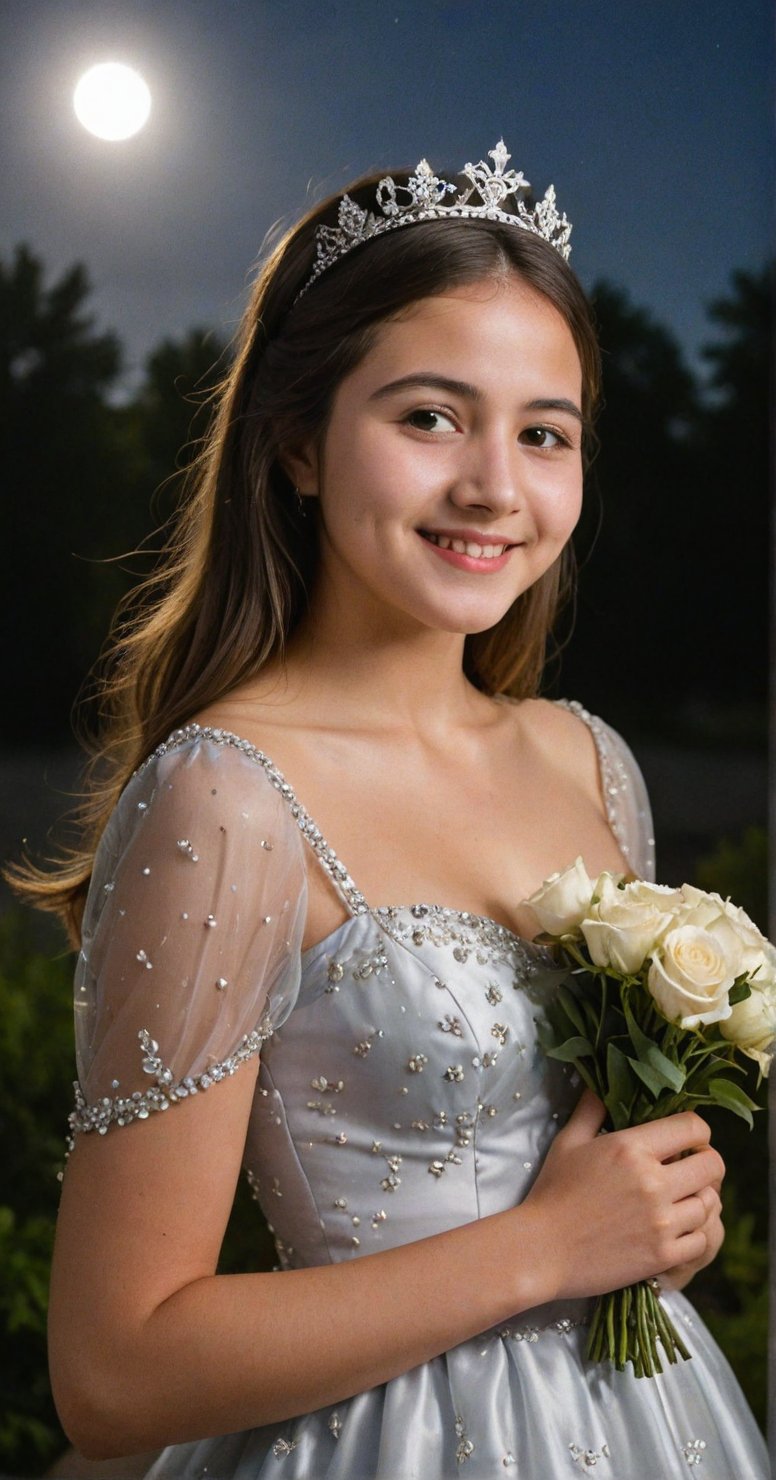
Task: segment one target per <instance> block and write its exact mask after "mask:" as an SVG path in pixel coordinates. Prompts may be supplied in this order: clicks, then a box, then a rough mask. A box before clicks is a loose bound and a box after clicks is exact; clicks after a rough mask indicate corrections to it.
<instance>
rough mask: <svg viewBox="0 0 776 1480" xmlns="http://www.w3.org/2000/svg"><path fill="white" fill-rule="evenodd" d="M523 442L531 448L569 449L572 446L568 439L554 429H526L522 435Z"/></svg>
mask: <svg viewBox="0 0 776 1480" xmlns="http://www.w3.org/2000/svg"><path fill="white" fill-rule="evenodd" d="M520 438H521V441H524V442H527V443H528V446H529V447H547V448H551V447H569V446H570V445H571V444H570V443H569V441H568V438H567V437H564V436H563V435H562V434H561V433H560V432H556V431H553V429H552V427H526V429H525V431H523V432H521V433H520Z"/></svg>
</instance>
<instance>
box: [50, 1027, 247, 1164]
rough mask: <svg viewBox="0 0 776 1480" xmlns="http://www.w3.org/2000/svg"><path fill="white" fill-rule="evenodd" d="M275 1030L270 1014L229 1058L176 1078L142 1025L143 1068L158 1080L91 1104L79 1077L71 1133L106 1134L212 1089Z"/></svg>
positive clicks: (69, 1120)
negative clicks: (112, 1128)
mask: <svg viewBox="0 0 776 1480" xmlns="http://www.w3.org/2000/svg"><path fill="white" fill-rule="evenodd" d="M272 1032H273V1028H272V1022H271V1019H270V1017H269V1014H267V1015H265V1017H263V1018H262V1020H261V1022H260V1024H259V1026H258V1028H254V1030H253V1032H252V1033H246V1034H244V1035H243V1038H242V1040H241V1042H240V1043H239V1044H238V1046H237V1048H236V1049H235V1050H234V1052H233V1053H231V1054H230V1055H229V1057H228V1058H226V1059H221V1061H220V1062H219V1063H217V1064H211V1065H210V1066H209V1068H208V1069H206V1070H205V1071H204V1072H203V1073H202V1074H194V1075H186V1077H185V1078H184V1079H179V1080H177V1081H176V1080H175V1077H174V1075H173V1072H172V1070H171V1069H168V1068H167V1066H166V1065H165V1063H164V1061H163V1059H162V1058H161V1057H160V1055H159V1044H158V1043H157V1042H156V1039H155V1038H152V1037H151V1035H150V1033H149V1032H148V1029H147V1028H141V1029H140V1031H139V1033H138V1035H137V1036H138V1040H139V1043H140V1049H141V1054H142V1059H141V1063H142V1069H143V1072H144V1074H148V1075H150V1076H152V1077H153V1079H154V1080H155V1081H156V1082H155V1084H154V1085H153V1086H152V1088H150V1089H147V1090H143V1091H142V1092H141V1091H140V1090H135V1092H134V1093H133V1094H131V1095H128V1096H126V1097H124V1096H116V1097H115V1098H113V1099H111V1097H110V1096H109V1095H105V1096H103V1098H102V1099H100V1100H96V1101H95V1103H94V1104H93V1105H89V1104H88V1103H87V1101H86V1098H85V1096H84V1094H83V1091H82V1089H81V1086H80V1084H79V1083H78V1081H76V1083H75V1084H74V1086H73V1089H74V1091H75V1109H74V1110H73V1111H72V1112H71V1114H70V1116H69V1117H68V1124H69V1126H70V1130H71V1134H72V1135H75V1133H76V1132H77V1131H97V1132H98V1133H99V1134H100V1135H101V1136H104V1135H105V1133H106V1131H107V1130H108V1127H109V1126H111V1125H129V1124H130V1123H131V1122H132V1121H133V1120H147V1119H148V1117H149V1115H152V1114H154V1113H155V1112H156V1111H157V1110H168V1109H169V1107H170V1105H174V1104H176V1103H177V1102H178V1101H179V1100H187V1099H188V1098H189V1096H190V1095H196V1094H199V1092H200V1090H205V1089H209V1088H210V1086H211V1084H218V1082H219V1081H220V1080H221V1079H226V1078H228V1076H229V1075H231V1074H234V1073H235V1071H236V1070H237V1069H238V1068H239V1066H240V1064H244V1063H245V1062H246V1060H247V1059H252V1058H254V1057H255V1055H256V1054H257V1053H260V1052H261V1046H262V1044H263V1043H266V1041H267V1039H268V1038H270V1037H271V1036H272ZM71 1146H72V1142H71Z"/></svg>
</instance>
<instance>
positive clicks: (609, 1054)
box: [524, 858, 776, 1377]
mask: <svg viewBox="0 0 776 1480" xmlns="http://www.w3.org/2000/svg"><path fill="white" fill-rule="evenodd" d="M524 903H525V904H527V905H528V906H529V907H530V908H531V909H532V910H533V912H534V914H535V915H536V917H537V919H538V921H539V924H540V926H541V927H542V930H543V932H544V933H543V934H542V935H540V936H539V937H538V939H539V941H540V942H543V943H545V944H547V945H550V946H551V947H552V948H553V951H554V954H556V956H557V957H558V958H559V961H560V964H561V966H562V967H568V968H570V971H569V975H568V976H567V978H566V980H565V982H564V983H563V984H562V985H560V986H559V987H558V988H557V990H556V991H555V992H554V993H553V995H552V997H551V998H550V1000H549V1001H548V1002H547V1003H546V1009H545V1021H544V1022H541V1023H540V1024H539V1032H540V1038H541V1042H542V1046H543V1047H544V1049H545V1051H546V1052H547V1054H548V1055H549V1057H550V1058H553V1059H559V1060H560V1061H561V1062H563V1063H567V1064H573V1065H574V1067H575V1068H576V1070H577V1072H578V1073H579V1075H580V1077H581V1078H582V1079H583V1080H584V1082H585V1084H587V1085H588V1086H589V1087H590V1089H592V1090H593V1091H594V1092H595V1093H596V1094H597V1095H598V1096H599V1097H600V1099H602V1100H603V1102H604V1104H605V1106H606V1109H607V1112H608V1116H607V1128H609V1129H614V1130H622V1129H624V1128H625V1127H627V1126H633V1125H643V1124H644V1123H645V1122H646V1121H650V1120H657V1119H659V1118H661V1117H662V1116H664V1115H672V1114H674V1112H675V1111H678V1110H694V1109H695V1108H696V1107H697V1106H699V1105H719V1106H722V1107H723V1108H724V1109H726V1110H731V1111H732V1112H733V1113H734V1114H735V1115H739V1116H741V1118H742V1119H743V1120H745V1121H747V1122H748V1124H749V1125H750V1126H751V1125H752V1112H753V1110H755V1109H756V1108H757V1106H756V1105H755V1103H754V1101H753V1100H752V1099H751V1098H750V1097H749V1095H747V1094H746V1093H745V1092H744V1090H743V1089H742V1088H741V1085H740V1084H739V1083H737V1076H738V1075H740V1074H741V1073H743V1071H744V1067H745V1066H744V1062H743V1060H742V1056H744V1057H745V1058H748V1059H754V1060H755V1061H756V1063H757V1064H758V1065H759V1070H760V1073H759V1078H758V1085H759V1083H760V1082H761V1080H762V1078H763V1077H764V1076H766V1075H767V1074H768V1069H769V1067H770V1061H771V1058H772V1056H773V1052H774V1046H775V1045H776V950H774V948H773V946H772V945H771V944H770V943H769V942H768V941H767V940H765V938H764V937H763V936H762V935H761V933H760V931H759V930H758V929H757V927H756V925H754V924H753V922H752V921H751V920H750V919H749V916H748V915H747V914H745V912H744V911H743V910H742V909H740V908H739V907H737V906H736V905H734V904H732V903H731V901H730V900H729V899H722V898H721V897H720V896H719V895H718V894H710V893H705V892H704V891H702V890H700V889H695V888H693V886H692V885H690V884H683V885H682V886H681V888H679V889H673V888H670V887H668V886H666V885H662V884H650V883H646V882H644V881H643V880H638V879H634V878H632V877H631V878H630V880H629V879H628V877H627V876H625V875H618V874H612V873H602V874H600V875H599V877H598V878H597V879H596V880H595V881H594V882H593V881H592V880H591V879H590V878H589V877H588V874H587V872H586V869H585V866H584V863H583V861H582V859H581V858H577V860H576V863H574V864H573V865H572V866H571V867H570V868H567V869H565V870H564V871H563V873H559V874H553V875H552V876H551V877H550V878H549V879H547V880H546V881H545V883H544V884H543V885H542V886H541V888H540V889H538V890H537V891H536V893H535V894H533V895H531V897H530V899H527V900H525V901H524ZM659 1289H660V1287H659V1284H658V1282H657V1280H645V1281H642V1282H641V1283H640V1284H637V1285H632V1286H629V1287H628V1288H627V1289H625V1290H617V1291H614V1292H612V1293H610V1294H606V1295H601V1296H599V1297H598V1299H597V1302H596V1305H595V1309H594V1312H593V1318H592V1322H591V1328H590V1336H589V1340H588V1345H587V1356H588V1358H589V1359H591V1360H593V1361H604V1360H608V1361H611V1362H613V1363H614V1365H615V1367H616V1368H617V1370H618V1371H622V1370H624V1368H625V1366H626V1364H627V1363H628V1362H631V1363H632V1364H633V1368H634V1372H635V1374H636V1376H637V1377H644V1376H647V1377H651V1376H653V1375H654V1373H655V1372H662V1370H663V1368H662V1365H661V1361H660V1357H659V1354H658V1343H659V1344H660V1345H661V1346H662V1348H663V1352H664V1354H665V1356H666V1358H667V1359H668V1361H669V1362H676V1361H677V1360H678V1358H679V1357H682V1358H686V1357H688V1356H689V1353H688V1351H687V1349H686V1347H685V1346H684V1344H683V1342H682V1340H681V1338H680V1336H679V1334H678V1332H677V1331H676V1329H675V1327H674V1325H673V1323H672V1322H671V1321H670V1319H669V1317H668V1315H667V1312H666V1311H665V1310H664V1308H663V1307H662V1306H661V1304H660V1301H659V1298H658V1296H659Z"/></svg>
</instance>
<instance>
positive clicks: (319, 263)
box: [297, 139, 571, 301]
mask: <svg viewBox="0 0 776 1480" xmlns="http://www.w3.org/2000/svg"><path fill="white" fill-rule="evenodd" d="M511 158H512V156H511V154H508V153H507V146H506V144H505V143H504V140H503V139H499V142H498V144H497V145H496V147H495V149H490V150H489V151H488V159H492V160H493V165H494V168H493V169H491V167H490V165H489V164H487V163H486V162H485V160H484V159H481V160H480V162H479V164H465V165H464V167H463V169H462V171H461V174H462V175H464V176H465V178H466V179H467V180H468V181H469V185H468V187H466V188H464V189H463V190H461V191H460V192H459V193H458V194H457V195H456V191H457V190H458V186H457V185H452V184H450V183H449V182H448V181H447V180H442V179H440V178H439V177H438V176H437V175H435V174H434V172H433V170H432V168H431V166H430V164H429V163H428V160H426V159H421V161H420V163H419V164H418V165H416V167H415V173H414V175H410V176H409V178H408V180H407V183H406V185H397V184H396V183H395V181H394V180H392V179H391V177H390V176H388V177H387V178H386V179H384V180H381V181H380V183H379V185H378V187H377V191H376V193H375V200H376V203H377V205H378V207H379V209H380V212H381V214H380V215H375V214H374V213H373V212H372V211H366V210H364V209H363V208H362V207H361V206H359V205H356V202H355V201H354V200H351V198H350V196H349V195H343V197H342V200H341V201H340V203H339V211H338V213H337V221H338V225H337V226H319V227H318V228H317V230H316V233H315V262H314V264H313V269H312V272H311V273H310V276H309V278H308V279H307V282H306V283H305V284H304V287H303V288H302V289H301V290H300V292H299V293H298V294H297V301H298V300H299V299H300V298H301V297H302V295H303V294H304V293H306V292H307V289H308V288H310V287H311V286H312V284H313V283H314V282H316V281H317V279H318V278H319V277H320V276H321V273H323V272H325V271H326V269H327V268H329V267H332V266H333V264H334V263H335V262H338V261H339V259H340V257H344V256H346V254H347V253H348V252H352V250H353V248H354V247H360V246H361V244H362V243H363V242H368V241H371V239H372V237H375V236H382V234H383V232H385V231H395V230H396V229H397V228H398V227H399V226H415V225H417V224H418V223H419V222H421V221H443V220H446V219H447V218H448V217H451V218H452V217H462V216H465V217H472V218H474V219H477V218H479V219H480V220H483V221H505V222H506V223H507V224H508V225H510V226H519V227H521V228H522V230H524V231H532V232H533V234H534V236H540V237H542V238H543V239H544V241H546V242H549V244H550V246H551V247H554V248H555V250H556V251H557V252H560V255H561V257H563V259H564V261H566V262H567V261H568V259H569V257H570V255H571V247H570V245H569V237H570V236H571V222H570V221H568V220H567V219H566V216H565V215H563V216H561V215H560V214H559V212H558V208H557V206H556V204H555V186H554V185H550V186H549V188H548V190H547V191H546V193H545V195H544V198H543V199H542V200H540V201H539V202H538V203H537V204H536V205H535V206H533V208H531V207H529V206H528V205H527V204H526V202H525V200H524V199H523V198H522V197H521V195H520V192H521V191H528V190H530V188H531V187H530V181H529V180H526V178H525V175H524V174H523V172H522V170H508V169H506V165H507V162H508V161H509V160H510V159H511ZM448 195H455V200H454V201H452V203H451V204H448V205H445V204H444V200H445V197H446V196H448ZM400 196H401V197H406V198H404V199H402V200H400V199H399V197H400ZM508 196H513V197H514V199H515V200H516V202H517V210H516V211H515V210H512V211H504V210H502V205H503V202H504V201H505V200H506V199H507V197H508Z"/></svg>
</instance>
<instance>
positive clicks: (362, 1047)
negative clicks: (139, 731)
mask: <svg viewBox="0 0 776 1480" xmlns="http://www.w3.org/2000/svg"><path fill="white" fill-rule="evenodd" d="M569 707H571V708H575V709H576V710H577V712H578V713H579V715H580V717H581V718H582V719H584V720H585V722H586V723H587V724H588V725H589V726H590V728H591V729H592V730H593V734H594V736H595V738H596V744H597V746H598V752H599V757H600V761H601V771H602V781H603V788H604V794H605V797H606V801H607V808H608V815H609V820H610V823H611V826H612V829H613V832H614V833H615V836H616V837H617V841H618V843H619V845H620V848H621V849H622V851H623V853H624V855H625V856H626V857H627V858H628V859H629V860H631V861H632V863H633V865H634V867H635V868H636V869H637V870H638V871H640V872H647V873H649V872H650V869H651V859H650V854H649V849H650V846H651V843H650V838H649V827H648V814H647V812H646V811H645V810H644V808H645V807H646V803H645V802H644V803H643V805H641V806H640V797H639V794H638V785H639V782H640V777H639V776H638V772H637V768H636V767H635V763H634V762H633V761H632V758H631V757H630V753H629V752H628V751H627V748H626V747H624V745H623V743H622V742H621V741H619V742H618V737H614V732H612V731H610V730H609V729H608V727H606V726H603V723H602V722H601V721H597V720H594V719H593V718H592V717H591V716H589V715H587V714H586V712H585V711H583V710H582V709H581V706H576V705H570V706H569ZM267 783H269V784H268V785H267ZM634 818H636V819H637V825H634ZM305 846H308V847H310V848H312V849H313V851H314V852H315V854H316V856H317V858H318V860H319V862H320V865H321V866H322V867H323V868H324V870H325V871H326V872H327V873H328V874H329V876H330V878H331V879H332V882H333V883H334V885H335V887H336V889H337V890H338V892H339V893H340V896H341V898H342V900H343V902H344V904H345V905H346V907H347V911H348V918H347V919H346V920H345V921H344V923H343V924H342V925H341V926H340V927H339V928H338V929H337V930H335V931H334V932H333V933H332V934H331V935H329V936H328V937H327V938H326V939H325V940H324V941H321V942H320V943H319V944H318V945H316V946H315V947H313V948H312V949H311V950H308V951H306V952H304V953H302V951H301V939H302V932H303V927H304V918H305V905H306V884H305V859H304V849H305ZM552 982H553V971H552V962H551V960H550V958H549V957H548V956H547V955H546V953H545V952H544V951H542V950H541V949H540V948H539V947H537V946H535V945H532V944H530V943H529V942H527V941H524V940H522V939H520V938H519V937H517V936H516V935H514V934H513V933H512V932H511V931H510V930H508V929H507V928H506V927H504V926H502V925H499V924H497V923H496V922H495V921H493V920H487V919H483V918H481V917H479V916H476V915H472V914H468V913H466V912H461V911H456V910H452V909H447V908H444V907H443V906H441V905H435V904H411V905H407V906H392V907H383V908H376V909H372V908H370V906H369V905H368V903H367V901H366V900H365V898H364V896H363V895H362V894H361V892H360V891H359V889H358V887H357V885H356V884H355V882H354V881H353V879H352V878H351V876H350V874H349V873H348V871H347V869H346V867H345V866H344V864H343V863H342V862H341V861H340V860H339V859H338V858H337V856H336V854H335V853H334V850H333V849H331V848H330V847H329V845H328V844H327V842H326V840H325V839H324V837H323V836H322V834H321V832H320V830H319V829H318V827H317V826H316V825H315V823H314V822H313V820H312V819H311V818H310V817H309V815H308V814H307V812H306V811H305V810H304V808H303V807H302V805H301V803H300V802H299V801H298V800H297V798H296V796H295V795H294V792H293V790H292V788H291V787H290V786H289V784H288V783H287V782H286V780H285V778H284V777H283V775H282V773H281V772H280V771H279V770H278V769H277V767H276V766H274V764H273V763H272V761H271V760H270V759H269V757H267V756H266V755H265V754H264V753H263V752H261V751H259V750H257V749H256V747H254V746H252V745H251V744H249V742H247V741H245V740H241V739H240V738H239V737H237V736H235V735H232V734H230V733H228V732H226V731H222V730H217V729H206V728H202V727H200V726H198V725H191V726H188V727H187V728H186V729H184V730H180V731H177V732H175V733H174V734H173V735H172V736H171V737H170V739H169V740H168V741H166V742H165V743H164V744H163V745H161V746H160V747H159V748H158V749H157V751H156V752H155V753H154V754H153V755H152V756H151V757H150V758H149V760H148V761H147V762H146V763H145V765H144V766H142V767H141V768H140V770H139V771H138V772H137V773H136V775H135V777H134V778H133V780H132V782H131V783H130V785H129V786H128V787H127V790H126V792H125V793H124V795H123V797H122V799H121V802H120V804H119V807H118V808H117V810H116V813H115V814H114V816H113V818H112V819H111V823H110V824H109V827H108V829H107V830H106V834H105V837H104V838H103V842H102V845H101V848H100V850H99V854H98V859H97V862H96V867H95V876H94V880H93V885H92V890H91V893H90V898H89V905H88V908H87V913H86V917H85V922H84V938H83V948H82V951H81V954H80V958H79V967H78V972H77V979H76V1026H77V1047H78V1062H79V1083H78V1085H77V1086H76V1109H75V1112H74V1115H73V1117H72V1126H73V1129H74V1131H77V1130H95V1129H96V1130H98V1131H99V1132H100V1133H103V1134H104V1133H105V1132H106V1131H107V1130H108V1128H109V1127H110V1126H112V1125H126V1124H129V1123H131V1122H132V1121H134V1120H138V1119H145V1118H147V1117H148V1116H149V1115H150V1114H153V1113H156V1112H158V1111H161V1110H165V1109H168V1108H170V1107H171V1106H173V1105H174V1104H176V1103H177V1102H179V1101H180V1100H181V1099H185V1098H188V1097H190V1096H191V1095H195V1094H198V1093H201V1092H202V1091H203V1090H206V1089H208V1088H209V1087H210V1086H211V1085H212V1084H213V1083H215V1082H217V1081H218V1080H219V1079H222V1078H223V1077H224V1076H225V1075H229V1074H232V1073H234V1072H236V1070H237V1069H238V1067H239V1065H240V1064H241V1063H242V1062H244V1061H245V1060H246V1059H248V1058H250V1057H253V1056H254V1055H255V1054H257V1053H259V1052H260V1051H261V1057H262V1066H261V1074H260V1080H259V1086H258V1090H257V1093H256V1098H255V1102H254V1109H253V1114H252V1118H251V1124H250V1128H249V1132H248V1139H247V1145H246V1168H247V1171H248V1175H249V1178H250V1180H251V1184H252V1186H253V1188H254V1191H255V1192H256V1194H257V1196H259V1197H260V1199H261V1201H262V1203H263V1205H264V1208H265V1211H266V1213H267V1215H268V1217H269V1218H270V1221H271V1222H272V1224H273V1226H274V1227H275V1230H276V1232H277V1236H278V1240H279V1247H281V1249H283V1250H285V1253H284V1255H283V1257H284V1258H285V1259H287V1260H299V1261H301V1262H310V1261H312V1262H315V1261H320V1259H322V1258H327V1257H344V1256H348V1255H351V1254H352V1253H353V1252H354V1251H357V1250H358V1249H359V1248H361V1247H362V1246H363V1245H364V1243H365V1242H367V1241H370V1242H373V1241H375V1240H377V1241H380V1242H383V1243H385V1242H386V1241H390V1242H394V1241H397V1242H401V1241H404V1240H406V1238H407V1237H408V1236H411V1228H412V1226H413V1225H414V1224H415V1223H416V1221H417V1219H418V1217H419V1216H421V1210H423V1212H422V1216H423V1217H424V1218H425V1217H427V1214H428V1213H430V1214H432V1215H433V1216H432V1223H433V1227H436V1226H440V1227H447V1226H452V1224H454V1223H456V1222H460V1221H461V1220H462V1218H468V1217H474V1216H477V1215H478V1212H482V1210H483V1208H484V1207H485V1206H487V1205H488V1204H489V1197H490V1196H492V1197H495V1199H496V1203H497V1204H498V1203H500V1201H502V1200H503V1198H504V1197H505V1196H506V1197H507V1199H511V1200H513V1201H514V1200H517V1199H518V1198H519V1197H520V1196H522V1195H523V1194H524V1191H525V1189H526V1186H527V1184H528V1183H529V1182H530V1180H531V1176H532V1174H533V1173H534V1168H535V1167H536V1166H537V1165H538V1163H539V1161H540V1160H541V1156H542V1155H543V1153H544V1151H545V1150H546V1146H547V1144H548V1140H549V1137H550V1136H551V1135H552V1133H553V1129H554V1127H555V1126H556V1125H557V1121H558V1118H559V1117H560V1116H561V1115H562V1114H563V1113H564V1112H565V1110H566V1108H567V1106H568V1103H569V1086H568V1080H567V1079H566V1078H565V1076H564V1075H563V1073H562V1071H561V1070H560V1069H559V1068H557V1066H553V1065H550V1064H548V1062H547V1061H546V1060H545V1059H544V1057H543V1055H541V1054H540V1052H539V1049H538V1043H537V1036H536V1018H537V1015H538V1014H539V1013H540V1011H541V1001H542V994H543V992H547V991H548V990H551V988H552ZM149 1081H150V1082H149ZM516 1145H519V1146H520V1147H521V1148H522V1155H521V1158H520V1161H519V1162H516V1160H515V1154H514V1147H515V1146H516ZM375 1148H376V1149H375ZM526 1148H528V1149H526ZM504 1157H505V1158H506V1159H507V1160H508V1162H509V1165H510V1174H509V1176H506V1177H505V1176H504V1175H502V1172H501V1171H500V1170H499V1167H498V1164H499V1162H500V1161H501V1160H502V1158H504ZM378 1173H379V1175H378ZM354 1189H359V1193H358V1206H356V1205H355V1203H354V1201H353V1200H354V1196H355V1193H354ZM488 1189H490V1194H489V1192H488ZM432 1191H433V1196H431V1198H430V1194H431V1192H432ZM400 1192H401V1195H398V1194H399V1193H400ZM429 1198H430V1202H429ZM343 1204H344V1206H343ZM372 1204H374V1206H372ZM386 1204H387V1206H386ZM300 1210H304V1216H300ZM346 1213H347V1217H345V1216H343V1215H344V1214H346ZM354 1220H355V1221H354ZM407 1220H409V1231H408V1225H407ZM359 1230H361V1231H359ZM427 1231H429V1232H430V1231H433V1230H432V1228H431V1227H429V1228H428V1230H427Z"/></svg>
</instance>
